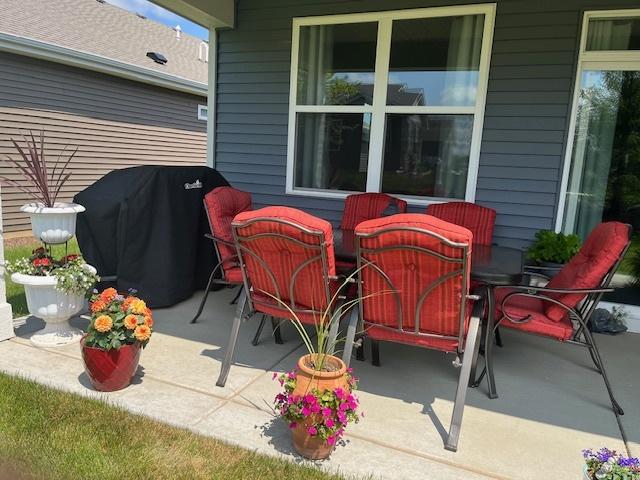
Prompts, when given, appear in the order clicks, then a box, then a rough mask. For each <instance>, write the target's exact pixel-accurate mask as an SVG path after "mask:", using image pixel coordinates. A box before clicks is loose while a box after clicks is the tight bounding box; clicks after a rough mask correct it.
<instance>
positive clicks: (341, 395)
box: [333, 387, 346, 400]
mask: <svg viewBox="0 0 640 480" xmlns="http://www.w3.org/2000/svg"><path fill="white" fill-rule="evenodd" d="M333 393H334V394H335V396H336V398H337V399H338V400H344V398H345V396H346V395H345V393H344V390H343V389H341V388H339V387H338V388H336V389H334V390H333Z"/></svg>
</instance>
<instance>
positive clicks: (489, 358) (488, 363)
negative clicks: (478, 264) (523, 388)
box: [484, 285, 498, 398]
mask: <svg viewBox="0 0 640 480" xmlns="http://www.w3.org/2000/svg"><path fill="white" fill-rule="evenodd" d="M495 312H496V307H495V294H494V291H493V287H492V286H491V285H488V286H487V327H486V331H485V337H484V360H485V368H486V373H487V383H488V386H489V398H498V392H497V391H496V380H495V377H494V376H493V342H494V339H495V337H494V323H495Z"/></svg>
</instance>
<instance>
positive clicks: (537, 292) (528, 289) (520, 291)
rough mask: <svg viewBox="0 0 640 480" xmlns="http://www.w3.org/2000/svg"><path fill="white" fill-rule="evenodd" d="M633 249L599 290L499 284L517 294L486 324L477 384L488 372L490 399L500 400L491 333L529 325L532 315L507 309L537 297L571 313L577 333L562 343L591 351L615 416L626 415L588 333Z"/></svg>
mask: <svg viewBox="0 0 640 480" xmlns="http://www.w3.org/2000/svg"><path fill="white" fill-rule="evenodd" d="M628 227H629V237H630V236H631V232H632V230H631V226H630V225H629V226H628ZM630 246H631V242H629V244H628V245H627V246H626V247H625V248H624V250H623V251H622V253H621V254H620V257H619V258H618V260H617V261H616V262H615V263H614V264H613V265H612V267H611V268H610V269H609V270H608V271H607V273H606V274H605V276H604V278H603V279H602V281H601V282H600V285H599V288H582V289H572V288H548V287H536V286H532V285H500V286H496V287H494V288H495V289H498V288H506V289H511V290H514V291H513V292H511V293H509V294H507V295H506V296H505V297H504V298H503V299H502V302H501V303H500V306H501V307H500V308H501V311H502V316H501V317H500V318H499V319H498V320H497V321H496V322H495V323H494V324H493V325H487V334H486V339H487V344H486V348H485V361H486V364H485V369H484V370H483V372H482V374H481V375H480V378H479V379H478V380H477V381H476V384H479V383H480V381H481V380H482V377H483V376H484V374H485V373H486V375H487V380H488V384H489V396H490V397H491V398H496V397H497V393H496V386H495V376H494V371H493V355H492V349H491V348H490V342H489V341H488V339H489V338H490V332H491V331H495V329H496V328H497V327H498V326H499V325H500V323H501V322H503V321H505V320H506V321H509V322H512V323H516V324H517V323H526V322H529V321H530V320H531V318H532V316H531V315H527V316H525V317H522V318H514V317H512V316H511V315H509V314H508V313H507V312H506V310H505V307H506V306H507V304H508V303H509V301H510V300H512V299H513V298H517V297H526V298H537V299H539V300H542V301H543V302H549V303H553V304H554V305H558V306H559V307H561V308H563V309H564V310H566V311H567V313H568V314H569V318H570V319H571V320H573V321H574V322H576V323H577V328H575V325H574V329H575V331H574V333H573V335H572V337H571V339H569V340H565V341H564V342H563V343H568V344H571V345H578V346H581V347H586V348H588V349H589V354H590V356H591V360H592V361H593V363H594V365H595V366H596V369H597V371H598V373H600V374H601V375H602V377H603V379H604V383H605V386H606V388H607V393H608V394H609V399H610V400H611V405H612V407H613V411H614V413H615V414H616V415H624V410H623V409H622V408H621V407H620V405H619V404H618V402H617V400H616V399H615V397H614V394H613V389H612V387H611V384H610V382H609V378H608V377H607V373H606V370H605V368H604V362H603V360H602V356H601V355H600V351H599V350H598V346H597V345H596V342H595V339H594V337H593V334H592V333H591V331H590V330H589V323H590V321H591V315H592V314H593V312H594V311H595V309H596V307H597V305H598V303H599V302H600V300H601V299H602V296H603V295H604V294H605V293H611V292H613V291H615V289H614V288H611V287H610V284H611V280H613V276H614V275H615V273H616V270H617V269H618V267H619V266H620V264H621V263H622V261H623V260H624V256H625V255H626V253H627V251H628V250H629V247H630ZM529 275H533V276H539V277H541V278H543V279H546V280H548V279H549V278H548V277H547V276H546V275H540V274H536V273H534V272H530V273H529ZM549 293H566V294H571V293H575V294H585V295H586V297H585V298H584V299H583V300H582V301H580V302H579V303H578V304H577V305H576V307H569V306H567V305H565V304H564V303H562V302H560V301H559V300H556V299H555V298H551V297H549V296H548V295H545V294H549ZM492 303H493V302H490V305H489V308H495V307H494V305H493V304H492ZM522 333H528V334H532V335H536V334H534V333H531V332H522ZM538 336H542V337H547V338H549V337H548V336H546V335H541V334H538ZM581 336H582V337H583V338H584V339H583V340H580V337H581Z"/></svg>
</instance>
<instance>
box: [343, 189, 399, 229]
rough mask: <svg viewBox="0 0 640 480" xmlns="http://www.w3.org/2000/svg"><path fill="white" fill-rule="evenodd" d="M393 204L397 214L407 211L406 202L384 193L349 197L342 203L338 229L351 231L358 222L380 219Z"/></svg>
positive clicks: (359, 194) (358, 194)
mask: <svg viewBox="0 0 640 480" xmlns="http://www.w3.org/2000/svg"><path fill="white" fill-rule="evenodd" d="M392 203H395V205H396V208H397V210H398V212H399V213H405V212H406V211H407V202H405V201H404V200H400V199H398V198H394V197H392V196H391V195H387V194H386V193H357V194H354V195H349V196H348V197H347V198H346V200H345V202H344V213H343V214H342V222H341V223H340V228H343V229H345V230H353V229H354V228H356V225H358V224H359V223H360V222H364V221H365V220H371V219H373V218H380V217H381V216H382V214H383V213H384V211H385V210H386V209H387V208H388V207H389V205H391V204H392Z"/></svg>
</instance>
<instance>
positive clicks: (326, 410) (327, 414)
mask: <svg viewBox="0 0 640 480" xmlns="http://www.w3.org/2000/svg"><path fill="white" fill-rule="evenodd" d="M332 414H333V412H332V411H331V409H330V408H329V407H324V408H323V409H322V415H323V416H325V417H330V416H331V415H332Z"/></svg>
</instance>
